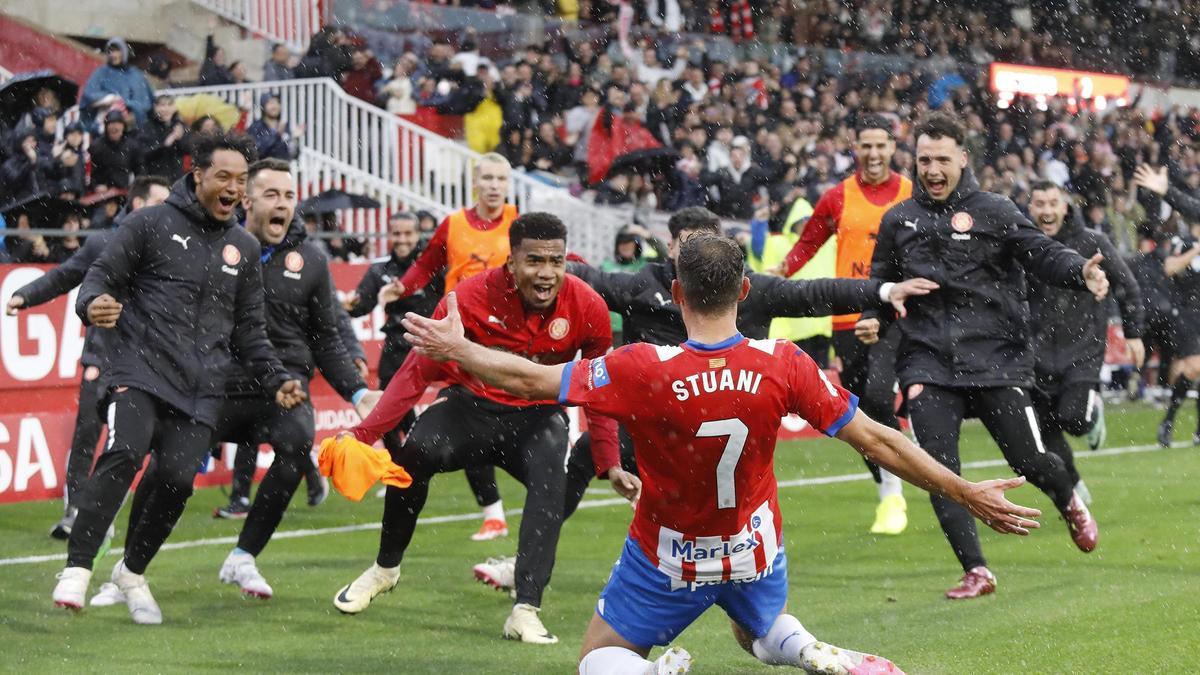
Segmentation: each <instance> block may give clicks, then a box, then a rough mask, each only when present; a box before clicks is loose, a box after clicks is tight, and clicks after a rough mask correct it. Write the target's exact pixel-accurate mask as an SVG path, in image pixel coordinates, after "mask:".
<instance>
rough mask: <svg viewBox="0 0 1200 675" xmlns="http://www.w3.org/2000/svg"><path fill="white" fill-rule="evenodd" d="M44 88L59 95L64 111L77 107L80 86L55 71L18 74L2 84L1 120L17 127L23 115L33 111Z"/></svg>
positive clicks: (0, 97)
mask: <svg viewBox="0 0 1200 675" xmlns="http://www.w3.org/2000/svg"><path fill="white" fill-rule="evenodd" d="M43 88H45V89H50V90H51V91H53V92H54V93H55V94H58V101H59V103H61V104H62V107H63V109H64V110H65V109H67V108H70V107H71V106H73V105H75V102H76V100H77V99H78V98H79V85H78V84H76V83H75V82H73V81H72V80H68V79H67V78H65V77H63V76H61V75H59V74H57V73H55V72H54V71H53V70H35V71H33V72H30V73H17V74H16V75H13V76H12V78H11V79H9V80H8V81H7V82H5V83H4V84H0V119H2V120H3V121H4V122H5V123H7V124H8V126H10V127H11V126H13V125H15V124H16V123H17V122H18V121H19V120H20V119H21V116H22V115H24V114H25V113H27V112H29V111H30V110H32V109H33V107H34V102H33V98H34V96H36V95H37V93H38V91H40V90H41V89H43Z"/></svg>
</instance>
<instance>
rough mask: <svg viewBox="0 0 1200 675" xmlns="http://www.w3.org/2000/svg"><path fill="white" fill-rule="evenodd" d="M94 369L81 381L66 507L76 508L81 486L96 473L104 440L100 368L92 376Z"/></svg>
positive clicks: (70, 458) (85, 369)
mask: <svg viewBox="0 0 1200 675" xmlns="http://www.w3.org/2000/svg"><path fill="white" fill-rule="evenodd" d="M89 371H91V368H90V367H89V368H84V370H83V377H82V378H81V379H80V380H79V410H78V411H77V412H76V413H75V433H74V435H73V436H72V437H71V451H70V454H68V455H67V470H66V473H67V476H66V480H65V483H66V495H65V496H66V506H67V509H71V508H73V507H74V506H75V505H76V504H75V502H76V500H77V498H78V495H79V488H80V486H81V485H83V482H84V481H85V480H87V477H88V475H90V474H91V472H92V464H94V463H95V459H96V444H97V443H99V442H100V431H101V429H103V428H104V417H103V416H102V415H101V414H100V397H101V396H102V395H103V394H104V392H103V391H101V386H100V376H99V371H96V376H95V377H93V378H92V379H90V380H89V379H88V374H89Z"/></svg>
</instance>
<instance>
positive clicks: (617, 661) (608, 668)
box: [579, 647, 654, 675]
mask: <svg viewBox="0 0 1200 675" xmlns="http://www.w3.org/2000/svg"><path fill="white" fill-rule="evenodd" d="M653 667H654V662H653V661H647V660H646V659H643V658H642V657H641V655H639V654H637V653H636V652H632V651H630V650H628V649H625V648H624V647H601V648H599V649H593V650H592V651H590V652H588V653H587V655H586V656H584V657H583V660H581V661H580V662H579V675H630V674H639V673H650V672H653V671H652V670H650V669H651V668H653Z"/></svg>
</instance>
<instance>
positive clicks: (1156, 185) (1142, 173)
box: [1133, 164, 1170, 196]
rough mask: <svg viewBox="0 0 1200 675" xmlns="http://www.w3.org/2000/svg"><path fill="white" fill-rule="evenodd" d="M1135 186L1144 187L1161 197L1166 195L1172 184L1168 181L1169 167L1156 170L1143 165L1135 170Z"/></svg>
mask: <svg viewBox="0 0 1200 675" xmlns="http://www.w3.org/2000/svg"><path fill="white" fill-rule="evenodd" d="M1133 184H1134V185H1136V186H1138V187H1144V188H1146V189H1147V190H1149V191H1151V192H1153V193H1155V194H1157V195H1159V196H1163V195H1166V194H1167V189H1168V188H1169V187H1170V182H1169V181H1168V180H1167V167H1165V166H1161V167H1159V168H1157V169H1155V168H1153V167H1151V166H1150V165H1149V164H1142V165H1141V166H1139V167H1138V168H1136V169H1134V170H1133Z"/></svg>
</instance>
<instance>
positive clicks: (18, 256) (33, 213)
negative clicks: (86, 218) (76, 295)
mask: <svg viewBox="0 0 1200 675" xmlns="http://www.w3.org/2000/svg"><path fill="white" fill-rule="evenodd" d="M0 213H2V214H3V216H4V220H5V222H6V223H7V224H9V225H11V226H12V229H15V230H16V231H17V232H18V234H17V235H15V236H8V237H5V241H4V245H5V248H6V249H7V250H8V253H9V255H10V256H11V258H12V262H14V263H49V262H56V261H59V260H62V259H65V257H67V256H69V255H70V253H73V252H74V249H75V248H78V242H77V241H76V242H75V244H74V246H72V245H70V244H68V245H66V246H63V245H62V244H61V242H57V241H55V240H54V239H53V238H48V237H45V236H43V235H41V234H40V233H38V232H37V230H39V229H47V228H58V227H60V226H62V225H63V224H64V223H65V222H66V221H67V220H69V219H72V218H73V219H74V229H78V227H79V218H80V216H81V213H82V207H81V206H80V205H79V202H75V201H69V200H66V199H58V198H57V197H51V196H50V195H48V194H46V193H39V194H36V195H33V196H30V197H27V198H25V199H22V200H21V201H19V202H16V203H14V204H12V205H10V206H8V207H6V208H5V209H4V210H3V211H2V212H0Z"/></svg>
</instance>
